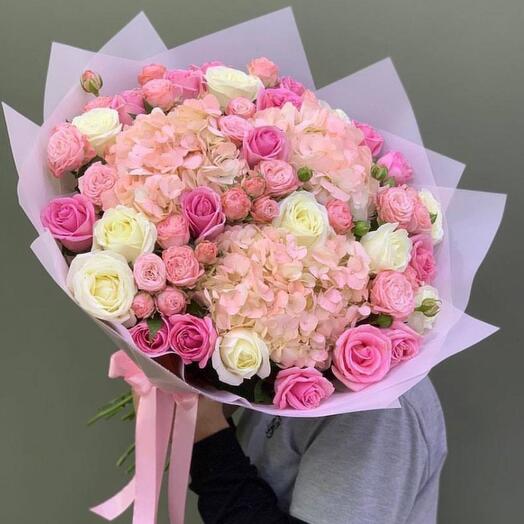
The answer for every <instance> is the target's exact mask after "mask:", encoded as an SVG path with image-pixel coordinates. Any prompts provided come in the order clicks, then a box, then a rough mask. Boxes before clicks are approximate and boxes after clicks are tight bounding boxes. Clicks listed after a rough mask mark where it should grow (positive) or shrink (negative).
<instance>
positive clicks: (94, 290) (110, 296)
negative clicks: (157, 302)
mask: <svg viewBox="0 0 524 524" xmlns="http://www.w3.org/2000/svg"><path fill="white" fill-rule="evenodd" d="M66 283H67V287H68V289H69V290H70V291H71V293H72V295H73V298H74V299H75V301H76V302H77V303H78V305H79V306H80V307H81V308H82V309H84V310H85V311H87V313H89V314H90V315H93V316H94V317H96V318H99V319H101V320H109V321H113V322H125V321H126V320H128V319H129V317H130V310H131V305H132V303H133V299H134V297H135V294H136V286H135V280H134V278H133V272H132V271H131V269H130V268H129V266H128V264H127V260H126V259H125V258H124V257H123V256H121V255H119V254H118V253H113V252H111V251H101V252H97V253H84V254H82V255H77V256H76V257H75V258H74V259H73V261H72V262H71V266H70V267H69V271H68V273H67V279H66Z"/></svg>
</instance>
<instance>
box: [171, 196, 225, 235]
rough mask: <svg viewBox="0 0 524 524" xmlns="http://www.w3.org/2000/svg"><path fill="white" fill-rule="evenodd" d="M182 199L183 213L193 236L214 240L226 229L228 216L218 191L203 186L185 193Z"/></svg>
mask: <svg viewBox="0 0 524 524" xmlns="http://www.w3.org/2000/svg"><path fill="white" fill-rule="evenodd" d="M181 200H182V213H183V215H184V216H185V217H186V219H187V222H188V224H189V231H190V232H191V235H192V236H193V238H195V239H197V240H205V239H207V240H213V239H214V238H216V237H217V236H218V235H219V234H220V233H222V231H224V224H225V222H226V216H225V215H224V212H223V211H222V203H221V201H220V196H219V195H218V193H215V192H214V191H213V190H212V189H209V188H207V187H203V186H201V187H197V188H196V189H193V190H192V191H188V192H187V193H184V194H183V195H182V199H181Z"/></svg>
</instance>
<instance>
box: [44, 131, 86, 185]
mask: <svg viewBox="0 0 524 524" xmlns="http://www.w3.org/2000/svg"><path fill="white" fill-rule="evenodd" d="M95 156H96V152H95V150H94V149H93V148H92V147H91V145H90V144H89V141H88V140H87V138H86V137H85V136H84V135H82V133H80V131H78V129H77V128H76V127H75V126H74V125H72V124H67V123H65V124H60V125H58V126H56V127H55V128H54V130H53V133H52V134H51V137H50V138H49V142H48V144H47V165H48V167H49V170H50V171H51V173H52V175H53V176H55V177H56V178H60V177H61V176H62V175H63V174H64V173H67V172H68V171H76V170H77V169H80V168H81V167H82V166H83V165H84V164H87V163H88V162H89V161H90V160H91V159H93V158H94V157H95Z"/></svg>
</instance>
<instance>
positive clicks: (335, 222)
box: [326, 198, 353, 235]
mask: <svg viewBox="0 0 524 524" xmlns="http://www.w3.org/2000/svg"><path fill="white" fill-rule="evenodd" d="M326 209H327V212H328V218H329V223H330V225H331V227H332V228H333V229H334V230H335V233H336V234H337V235H345V234H346V233H347V232H348V231H350V230H351V227H352V226H353V217H352V215H351V210H350V209H349V205H348V203H347V202H343V201H342V200H338V199H336V198H333V199H331V200H328V202H327V204H326Z"/></svg>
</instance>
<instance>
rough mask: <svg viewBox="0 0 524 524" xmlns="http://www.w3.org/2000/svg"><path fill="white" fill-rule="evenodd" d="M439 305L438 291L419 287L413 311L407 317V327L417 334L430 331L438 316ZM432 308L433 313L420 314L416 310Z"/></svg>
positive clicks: (428, 286) (428, 287) (427, 286)
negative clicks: (424, 307)
mask: <svg viewBox="0 0 524 524" xmlns="http://www.w3.org/2000/svg"><path fill="white" fill-rule="evenodd" d="M439 304H440V297H439V293H438V289H436V288H434V287H433V286H430V285H425V286H420V287H419V288H418V290H417V292H416V293H415V311H413V313H411V315H409V317H408V325H409V327H411V328H412V329H414V330H415V331H416V332H417V333H420V334H423V333H424V332H425V331H428V330H430V329H431V328H432V327H433V324H434V323H435V320H436V318H437V315H438V310H439ZM423 305H425V306H426V307H429V306H430V305H431V306H432V307H431V309H433V311H430V312H426V313H424V312H422V311H417V309H419V308H421V307H423Z"/></svg>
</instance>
